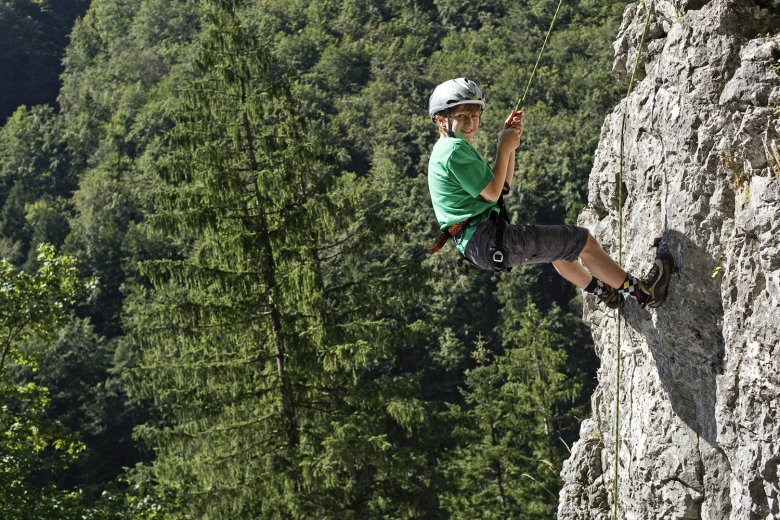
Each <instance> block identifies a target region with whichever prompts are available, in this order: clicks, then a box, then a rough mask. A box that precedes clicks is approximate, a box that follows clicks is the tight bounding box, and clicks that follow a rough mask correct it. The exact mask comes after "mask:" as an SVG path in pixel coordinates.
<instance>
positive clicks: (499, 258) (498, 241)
mask: <svg viewBox="0 0 780 520" xmlns="http://www.w3.org/2000/svg"><path fill="white" fill-rule="evenodd" d="M493 216H495V219H496V234H495V239H494V241H493V247H491V248H490V250H489V251H488V252H489V253H490V260H491V261H492V262H493V274H495V275H496V276H501V273H508V272H509V271H511V270H512V268H511V267H510V266H508V265H506V250H504V229H506V226H507V224H511V222H510V220H509V213H508V212H507V210H506V204H505V203H504V193H503V190H502V193H501V195H499V197H498V214H495V213H493V214H491V217H493Z"/></svg>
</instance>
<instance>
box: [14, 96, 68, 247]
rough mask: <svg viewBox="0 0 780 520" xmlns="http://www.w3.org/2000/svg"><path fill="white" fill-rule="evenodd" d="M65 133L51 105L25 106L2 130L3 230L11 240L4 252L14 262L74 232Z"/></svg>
mask: <svg viewBox="0 0 780 520" xmlns="http://www.w3.org/2000/svg"><path fill="white" fill-rule="evenodd" d="M62 132H63V129H62V121H61V118H59V117H58V116H57V115H56V114H55V113H54V110H53V109H52V108H51V107H48V106H37V107H33V108H32V109H28V108H27V107H25V106H21V107H19V109H18V110H17V111H16V112H14V114H13V116H12V117H11V118H10V119H9V120H8V123H7V124H6V125H5V126H4V127H3V128H2V129H0V205H1V206H2V210H0V234H1V235H2V236H3V238H4V241H5V243H6V244H8V245H7V246H6V250H4V251H0V254H2V255H3V256H5V257H6V258H9V259H11V260H12V261H16V262H22V261H24V260H25V259H28V260H30V261H31V262H32V261H34V258H35V255H34V252H35V248H36V246H37V244H39V243H42V242H50V243H54V244H61V243H62V242H63V241H64V239H65V236H66V234H67V232H68V225H67V218H68V208H67V203H66V198H67V197H69V196H70V194H71V191H72V190H73V188H74V187H75V179H74V177H73V176H72V174H71V172H69V171H68V154H67V151H66V147H65V143H64V142H63V137H62ZM12 244H13V245H12ZM9 246H10V247H9ZM28 251H29V252H32V253H33V254H30V253H29V252H28Z"/></svg>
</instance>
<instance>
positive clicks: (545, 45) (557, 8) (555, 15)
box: [515, 0, 563, 112]
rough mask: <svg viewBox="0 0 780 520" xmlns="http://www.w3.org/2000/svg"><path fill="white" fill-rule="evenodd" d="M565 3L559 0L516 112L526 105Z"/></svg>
mask: <svg viewBox="0 0 780 520" xmlns="http://www.w3.org/2000/svg"><path fill="white" fill-rule="evenodd" d="M562 3H563V0H558V7H556V8H555V14H554V15H553V17H552V21H551V22H550V28H549V29H547V35H546V36H545V37H544V43H542V48H541V49H540V50H539V55H538V56H537V57H536V63H534V68H533V70H532V71H531V77H529V78H528V83H527V84H526V85H525V92H523V97H521V98H520V99H519V100H518V101H517V105H515V112H517V111H518V110H522V109H523V105H525V96H526V95H528V89H529V88H530V87H531V82H532V81H533V79H534V76H535V75H536V68H537V67H538V66H539V60H541V59H542V54H543V53H544V48H545V47H547V40H548V39H549V38H550V33H551V32H552V29H553V25H555V19H556V18H558V11H559V10H560V9H561V4H562Z"/></svg>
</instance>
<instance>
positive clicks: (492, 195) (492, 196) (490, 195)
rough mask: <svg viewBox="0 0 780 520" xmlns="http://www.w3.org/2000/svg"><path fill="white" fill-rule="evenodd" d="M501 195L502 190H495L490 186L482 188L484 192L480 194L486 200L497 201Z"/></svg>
mask: <svg viewBox="0 0 780 520" xmlns="http://www.w3.org/2000/svg"><path fill="white" fill-rule="evenodd" d="M500 195H501V192H500V191H496V192H493V191H491V190H490V189H488V188H486V189H484V190H482V193H480V194H479V196H480V197H482V199H483V200H485V201H486V202H496V201H497V200H498V197H499V196H500Z"/></svg>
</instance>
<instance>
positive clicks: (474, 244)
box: [465, 219, 588, 270]
mask: <svg viewBox="0 0 780 520" xmlns="http://www.w3.org/2000/svg"><path fill="white" fill-rule="evenodd" d="M495 239H496V222H495V220H494V219H490V220H486V221H485V222H483V223H481V224H479V225H478V226H477V229H476V230H475V231H474V235H473V236H472V237H471V239H470V240H469V243H468V244H466V255H465V256H466V259H467V260H469V261H470V262H471V263H472V264H474V265H476V266H477V267H479V268H480V269H488V270H492V269H493V260H492V254H491V252H490V248H492V247H493V246H494V244H495ZM587 240H588V230H587V229H585V228H583V227H578V226H571V225H569V224H561V225H557V226H518V225H514V224H507V225H506V226H505V227H504V252H505V253H506V257H505V260H504V264H505V265H506V266H508V267H511V266H513V265H519V264H539V263H549V262H554V261H555V260H568V261H569V262H573V261H574V260H576V259H577V258H579V256H580V253H581V252H582V249H583V248H584V247H585V242H586V241H587Z"/></svg>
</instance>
